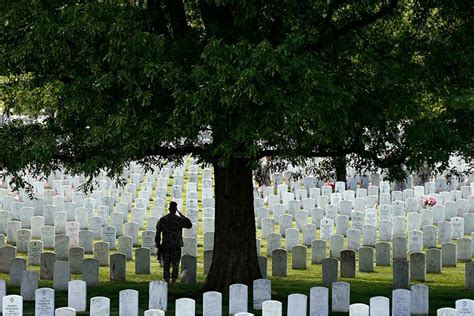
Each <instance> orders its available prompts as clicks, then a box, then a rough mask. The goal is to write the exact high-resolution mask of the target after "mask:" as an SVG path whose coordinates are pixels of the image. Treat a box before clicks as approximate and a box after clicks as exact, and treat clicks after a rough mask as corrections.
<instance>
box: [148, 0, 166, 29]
mask: <svg viewBox="0 0 474 316" xmlns="http://www.w3.org/2000/svg"><path fill="white" fill-rule="evenodd" d="M147 10H148V11H149V12H150V16H151V19H152V28H153V29H152V30H153V31H155V32H157V33H160V34H164V35H166V36H168V37H169V32H168V28H167V27H166V20H165V13H164V11H163V8H162V2H161V0H148V1H147Z"/></svg>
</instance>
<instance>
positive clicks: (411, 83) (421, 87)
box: [0, 0, 474, 207]
mask: <svg viewBox="0 0 474 316" xmlns="http://www.w3.org/2000/svg"><path fill="white" fill-rule="evenodd" d="M472 13H473V3H472V1H469V0H427V1H412V0H378V1H374V0H369V1H362V2H359V1H344V0H328V1H319V0H318V1H300V0H283V1H264V0H245V1H244V0H242V1H239V0H196V1H190V0H149V1H123V2H120V1H115V2H110V1H107V2H106V1H72V0H57V1H42V0H28V1H25V0H15V1H3V2H2V5H1V10H0V17H1V21H2V23H1V25H0V74H1V75H3V76H4V80H3V83H2V88H1V92H0V93H1V94H0V97H1V98H2V101H3V102H4V107H5V109H6V110H7V111H15V109H17V110H16V111H17V112H18V111H21V109H22V110H23V111H28V112H29V113H35V112H38V111H40V110H43V109H48V113H50V115H49V116H48V118H47V120H46V121H45V122H44V123H41V124H27V125H25V124H21V123H20V122H12V123H10V124H7V125H5V126H3V127H1V128H0V148H1V150H0V169H1V170H2V172H3V173H5V174H10V175H19V174H20V173H21V172H22V170H25V168H27V169H30V170H31V171H33V170H34V171H35V172H37V173H38V174H39V173H46V174H47V173H49V172H50V171H51V170H54V169H55V168H57V167H58V166H63V167H64V168H65V170H66V171H68V172H71V173H84V174H86V175H94V174H97V172H98V170H99V169H105V170H107V171H108V172H109V174H110V175H111V176H113V175H118V174H120V173H121V171H122V167H123V165H124V164H126V163H128V162H130V161H139V162H141V163H143V164H145V165H150V164H154V163H157V162H158V161H159V159H161V158H163V157H164V158H166V159H170V160H179V159H181V158H182V157H183V155H185V154H192V155H194V156H195V157H198V158H200V159H201V160H202V161H205V162H209V163H212V164H214V165H216V166H217V165H218V166H220V167H226V166H234V165H235V161H239V162H242V163H244V164H249V166H250V167H251V166H252V164H253V163H254V162H255V161H257V159H258V158H260V157H263V156H268V155H272V156H275V157H280V158H283V159H288V160H290V161H294V162H298V161H301V160H303V159H305V158H307V157H312V156H317V157H346V156H351V157H352V159H354V161H356V162H358V163H359V164H360V165H363V166H377V167H382V168H386V169H387V170H389V172H390V173H391V174H392V175H398V176H400V170H401V169H400V166H402V165H404V166H405V167H406V170H414V169H416V168H419V167H420V166H422V165H423V163H428V164H435V163H443V162H446V161H447V160H448V158H449V156H450V155H451V154H453V153H455V154H459V155H462V156H463V157H466V158H467V159H472V157H473V139H474V137H473V136H474V130H473V129H472V122H473V121H474V120H473V118H474V105H473V104H474V102H473V100H474V99H473V90H472V87H473V86H472V83H473V60H474V56H473V52H474V47H473V36H472V34H474V32H473V31H474V30H473V16H474V15H473V14H472ZM203 133H209V134H211V135H212V142H204V141H203V139H202V134H203ZM13 179H14V180H15V181H20V178H19V177H14V178H13ZM18 184H21V183H20V182H19V183H18ZM216 185H217V184H216ZM216 194H217V193H216ZM216 198H217V199H219V197H217V196H216ZM216 207H217V206H216Z"/></svg>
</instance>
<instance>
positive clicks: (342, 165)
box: [333, 157, 347, 182]
mask: <svg viewBox="0 0 474 316" xmlns="http://www.w3.org/2000/svg"><path fill="white" fill-rule="evenodd" d="M333 163H334V167H335V168H336V180H337V181H344V182H346V180H347V172H346V163H347V161H346V157H335V158H333Z"/></svg>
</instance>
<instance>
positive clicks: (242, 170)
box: [204, 159, 261, 293]
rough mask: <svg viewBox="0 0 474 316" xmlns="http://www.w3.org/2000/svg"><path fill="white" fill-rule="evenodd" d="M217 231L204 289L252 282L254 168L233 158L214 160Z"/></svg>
mask: <svg viewBox="0 0 474 316" xmlns="http://www.w3.org/2000/svg"><path fill="white" fill-rule="evenodd" d="M214 176H215V201H216V204H215V207H216V213H215V235H214V250H213V259H212V265H211V269H210V271H209V274H208V276H207V280H206V284H205V286H204V291H209V290H214V291H220V292H222V293H226V292H227V291H228V287H229V285H231V284H234V283H242V284H246V285H248V286H251V285H252V282H253V280H255V279H258V278H260V277H261V274H260V270H259V267H258V259H257V247H256V231H255V215H254V207H253V185H252V169H251V168H250V166H249V164H248V162H247V161H245V160H242V159H234V160H231V161H230V162H229V164H228V165H226V166H225V167H222V166H218V165H217V164H214Z"/></svg>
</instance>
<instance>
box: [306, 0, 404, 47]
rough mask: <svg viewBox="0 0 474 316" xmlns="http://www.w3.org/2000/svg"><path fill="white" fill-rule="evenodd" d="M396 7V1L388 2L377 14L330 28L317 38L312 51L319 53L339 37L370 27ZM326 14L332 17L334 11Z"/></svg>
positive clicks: (367, 15)
mask: <svg viewBox="0 0 474 316" xmlns="http://www.w3.org/2000/svg"><path fill="white" fill-rule="evenodd" d="M336 2H337V0H335V1H334V2H333V3H332V5H331V6H334V8H335V5H334V4H335V3H336ZM331 6H330V7H331ZM397 6H398V0H390V1H389V3H388V4H387V5H384V6H382V7H381V8H380V10H378V11H377V12H375V13H373V14H366V15H363V16H362V17H361V18H360V19H357V20H353V21H350V22H348V23H346V24H345V25H343V26H341V27H339V28H333V27H332V28H331V31H329V32H324V33H325V34H321V36H320V37H319V40H318V41H317V42H316V44H314V45H312V47H311V49H312V50H314V51H319V50H321V49H322V48H323V47H325V46H326V45H327V44H329V43H330V42H335V41H336V40H337V39H339V38H340V37H341V36H343V35H345V34H347V33H349V32H351V31H353V30H356V29H360V28H363V27H365V26H367V25H370V24H372V23H374V22H376V21H378V20H380V19H382V18H384V17H385V16H387V15H389V14H391V13H393V12H395V10H396V8H397ZM328 13H331V16H332V14H333V13H334V11H332V12H331V10H328ZM323 27H324V24H323ZM324 31H325V30H324Z"/></svg>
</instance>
